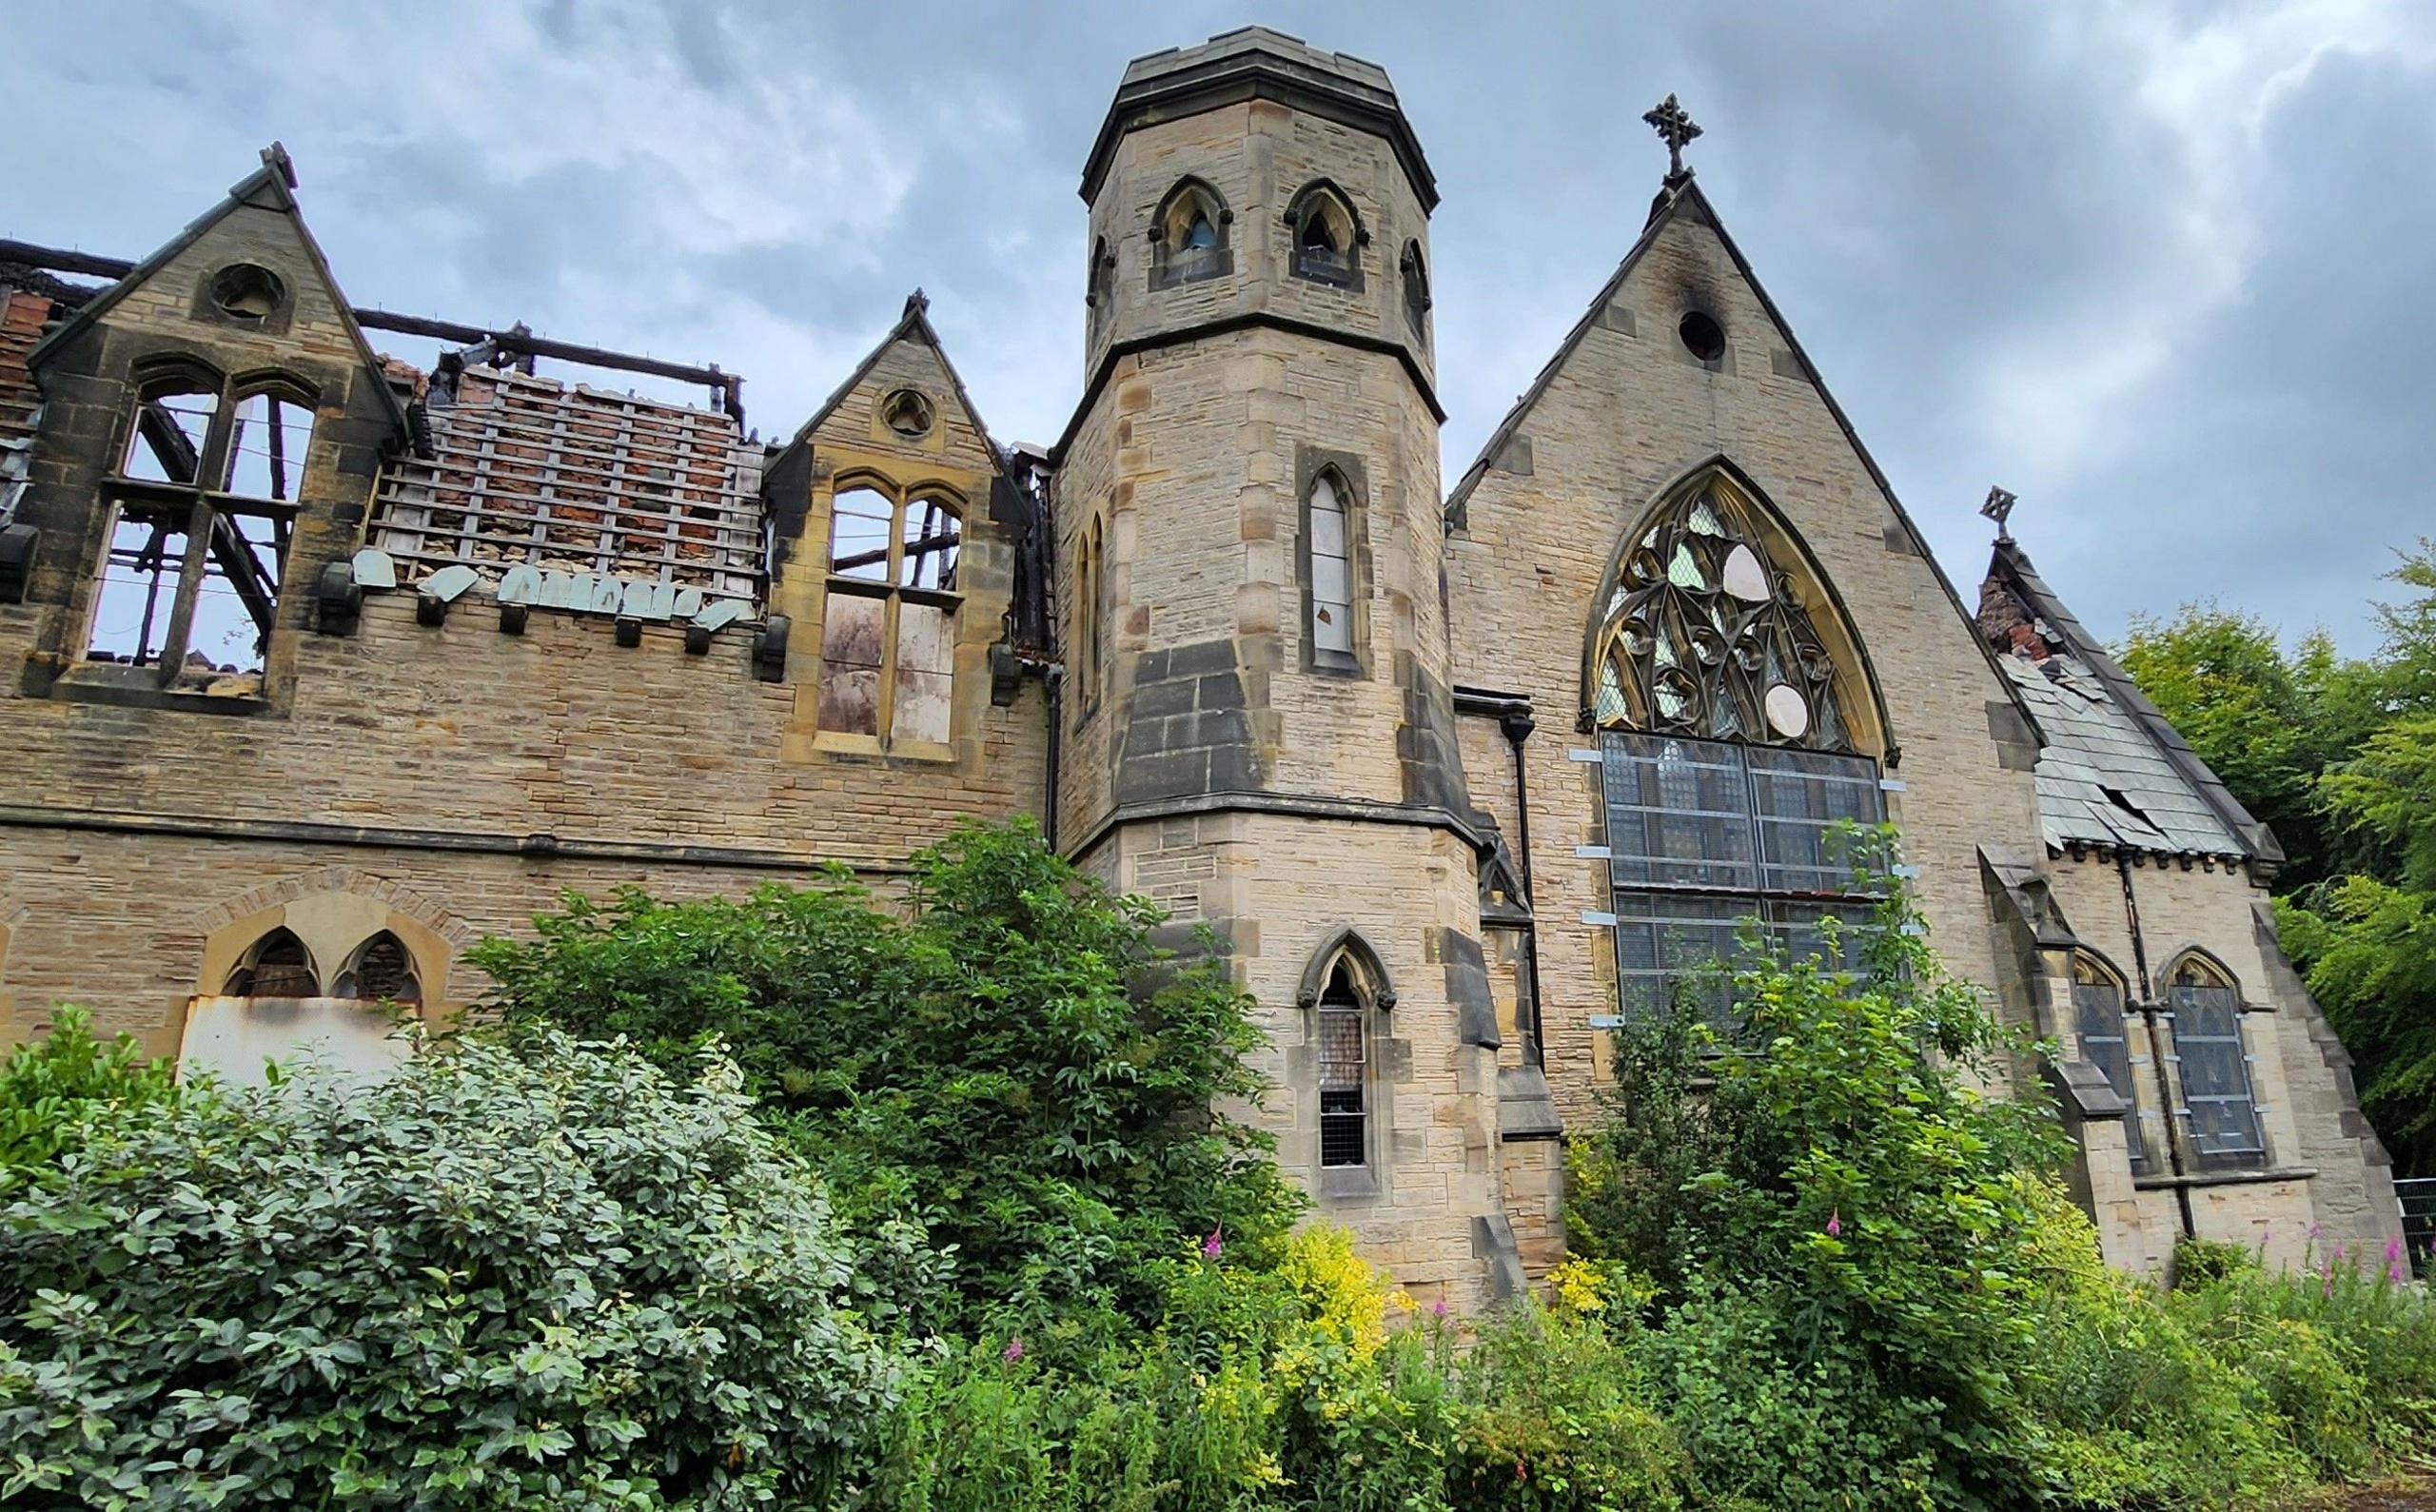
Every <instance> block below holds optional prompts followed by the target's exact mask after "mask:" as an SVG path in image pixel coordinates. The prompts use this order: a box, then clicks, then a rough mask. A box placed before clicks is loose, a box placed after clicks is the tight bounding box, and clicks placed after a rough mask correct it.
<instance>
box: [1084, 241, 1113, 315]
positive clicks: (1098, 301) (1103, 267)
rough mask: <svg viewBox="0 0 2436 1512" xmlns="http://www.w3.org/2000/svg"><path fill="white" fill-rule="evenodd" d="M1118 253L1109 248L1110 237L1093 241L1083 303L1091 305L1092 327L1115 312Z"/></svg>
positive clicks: (1085, 274)
mask: <svg viewBox="0 0 2436 1512" xmlns="http://www.w3.org/2000/svg"><path fill="white" fill-rule="evenodd" d="M1115 280H1116V254H1115V253H1114V252H1111V251H1110V250H1109V249H1108V238H1107V237H1105V236H1103V237H1099V238H1097V239H1095V240H1094V241H1093V242H1092V243H1091V265H1090V268H1089V269H1087V270H1086V271H1085V273H1084V276H1083V303H1084V304H1086V305H1089V306H1090V311H1091V316H1090V320H1091V329H1093V330H1094V331H1096V330H1098V329H1099V326H1100V323H1101V322H1102V321H1105V320H1107V319H1108V318H1109V316H1110V315H1111V314H1113V313H1115V303H1116V302H1115V297H1114V296H1115V289H1114V284H1115Z"/></svg>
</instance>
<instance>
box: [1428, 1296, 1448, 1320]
mask: <svg viewBox="0 0 2436 1512" xmlns="http://www.w3.org/2000/svg"><path fill="white" fill-rule="evenodd" d="M1429 1310H1430V1312H1431V1313H1433V1314H1434V1315H1436V1316H1438V1317H1441V1318H1444V1316H1446V1313H1447V1307H1446V1299H1445V1298H1444V1297H1441V1298H1439V1299H1438V1300H1437V1301H1436V1302H1434V1303H1432V1304H1430V1306H1429Z"/></svg>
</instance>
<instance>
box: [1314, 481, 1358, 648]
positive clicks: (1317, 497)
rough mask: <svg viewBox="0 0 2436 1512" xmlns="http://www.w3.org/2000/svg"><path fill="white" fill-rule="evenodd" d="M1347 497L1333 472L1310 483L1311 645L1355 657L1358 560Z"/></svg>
mask: <svg viewBox="0 0 2436 1512" xmlns="http://www.w3.org/2000/svg"><path fill="white" fill-rule="evenodd" d="M1310 530H1311V539H1310V557H1311V624H1310V631H1311V649H1312V651H1313V652H1314V653H1315V654H1316V655H1319V656H1323V657H1335V658H1344V659H1345V660H1346V661H1351V660H1352V659H1353V562H1352V552H1351V549H1350V547H1349V546H1348V545H1347V544H1346V535H1347V531H1346V509H1345V499H1344V497H1343V495H1342V494H1341V493H1340V492H1339V491H1338V486H1337V481H1336V479H1335V477H1334V475H1332V474H1330V473H1326V472H1323V473H1321V474H1320V476H1319V477H1318V478H1317V479H1316V480H1314V481H1312V483H1311V512H1310Z"/></svg>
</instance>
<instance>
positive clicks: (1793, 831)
mask: <svg viewBox="0 0 2436 1512" xmlns="http://www.w3.org/2000/svg"><path fill="white" fill-rule="evenodd" d="M1746 759H1747V760H1748V761H1749V763H1750V768H1751V795H1752V806H1753V808H1754V810H1755V811H1756V815H1757V818H1758V826H1759V858H1760V863H1761V874H1760V883H1761V885H1762V886H1764V887H1766V888H1768V889H1770V890H1771V891H1778V892H1786V893H1850V892H1852V891H1853V889H1854V878H1853V863H1854V861H1855V860H1856V859H1857V858H1856V856H1854V855H1853V854H1852V847H1851V845H1850V843H1849V841H1847V840H1846V839H1845V838H1844V836H1843V835H1839V834H1837V828H1836V827H1837V825H1840V824H1844V823H1846V822H1848V821H1849V822H1851V823H1853V824H1856V825H1858V826H1860V827H1862V828H1864V829H1866V828H1868V827H1870V826H1873V825H1876V824H1877V823H1879V822H1880V821H1881V820H1883V819H1884V818H1885V817H1886V799H1885V796H1884V795H1883V794H1882V793H1881V792H1880V791H1879V789H1878V785H1877V763H1876V762H1874V761H1871V760H1870V759H1868V758H1867V757H1865V756H1828V755H1826V754H1824V753H1821V752H1816V751H1786V750H1778V749H1775V748H1771V747H1767V746H1754V747H1752V748H1750V749H1749V751H1748V752H1747V753H1746Z"/></svg>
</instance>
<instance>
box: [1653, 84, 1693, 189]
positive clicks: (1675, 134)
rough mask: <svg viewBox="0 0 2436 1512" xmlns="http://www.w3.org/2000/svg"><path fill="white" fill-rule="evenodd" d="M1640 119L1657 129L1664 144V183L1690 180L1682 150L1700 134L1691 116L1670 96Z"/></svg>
mask: <svg viewBox="0 0 2436 1512" xmlns="http://www.w3.org/2000/svg"><path fill="white" fill-rule="evenodd" d="M1641 119H1642V120H1644V121H1646V122H1648V123H1649V124H1650V125H1651V126H1653V127H1655V128H1658V135H1659V137H1660V140H1662V141H1663V142H1664V143H1665V144H1666V182H1667V183H1669V184H1680V183H1682V182H1683V181H1684V180H1685V179H1688V178H1690V177H1691V176H1692V170H1691V169H1689V168H1687V167H1684V166H1683V148H1684V147H1685V146H1687V145H1688V144H1689V143H1690V142H1691V140H1692V139H1693V138H1694V137H1696V136H1699V134H1700V128H1699V127H1698V126H1696V125H1694V124H1693V122H1692V117H1691V115H1690V114H1689V113H1688V112H1686V111H1685V110H1684V108H1682V107H1681V106H1680V105H1678V104H1676V103H1675V96H1673V95H1671V94H1670V95H1668V96H1667V97H1666V98H1665V99H1663V100H1661V101H1660V102H1659V104H1658V108H1656V109H1654V110H1646V111H1643V112H1642V114H1641Z"/></svg>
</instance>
